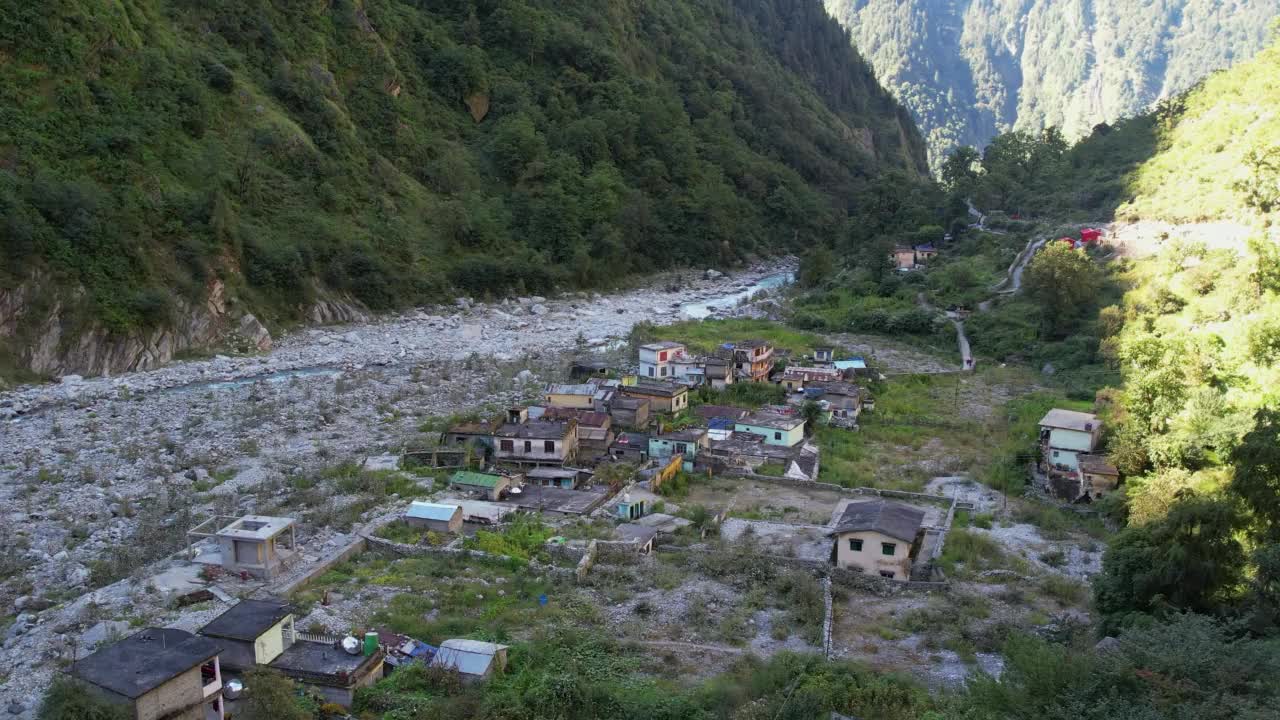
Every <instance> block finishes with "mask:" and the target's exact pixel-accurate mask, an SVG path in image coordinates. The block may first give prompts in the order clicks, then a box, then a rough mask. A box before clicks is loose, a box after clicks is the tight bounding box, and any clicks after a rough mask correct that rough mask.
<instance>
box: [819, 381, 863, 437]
mask: <svg viewBox="0 0 1280 720" xmlns="http://www.w3.org/2000/svg"><path fill="white" fill-rule="evenodd" d="M864 395H865V393H864V392H863V390H862V388H860V387H858V386H857V385H851V384H849V383H844V382H829V383H815V384H813V385H811V386H810V387H807V388H805V396H806V397H809V398H810V399H813V400H816V401H818V402H819V403H821V404H822V407H823V409H824V410H825V411H826V412H827V414H828V419H827V422H828V423H830V424H832V425H836V426H841V427H848V426H852V425H856V424H857V422H858V416H859V415H861V414H862V410H863V400H864Z"/></svg>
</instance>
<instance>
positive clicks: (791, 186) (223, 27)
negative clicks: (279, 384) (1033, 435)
mask: <svg viewBox="0 0 1280 720" xmlns="http://www.w3.org/2000/svg"><path fill="white" fill-rule="evenodd" d="M0 53H2V54H3V56H4V57H5V60H6V61H5V62H4V63H3V64H0V253H2V255H3V262H2V263H0V289H3V288H6V287H7V288H13V287H17V286H19V285H21V284H23V283H28V285H29V286H30V287H32V288H33V289H36V290H39V291H41V292H43V293H44V294H45V298H44V301H45V303H46V304H51V303H53V302H55V301H57V302H62V303H67V304H70V305H72V306H74V307H73V308H72V309H73V310H78V311H79V313H78V314H79V317H81V318H82V319H84V320H87V321H91V322H94V323H97V324H102V325H105V326H106V327H108V328H110V329H112V330H116V331H126V330H129V329H132V328H135V327H147V326H153V325H158V324H163V323H164V322H166V321H167V318H168V316H169V312H170V308H171V306H172V302H171V301H172V296H173V294H174V293H178V294H180V295H182V296H186V297H187V298H189V299H190V300H193V301H197V302H199V301H201V300H202V298H203V296H204V295H205V294H206V292H207V288H208V287H209V286H210V283H211V282H213V281H214V280H215V279H220V280H222V281H224V282H225V283H226V284H227V286H228V288H229V289H230V295H231V296H232V297H233V298H235V299H239V300H243V301H244V302H245V304H246V305H247V306H248V307H252V308H253V309H254V311H255V312H257V313H258V314H259V315H262V316H264V317H266V318H268V319H274V320H281V319H285V320H287V319H291V318H296V317H299V316H301V315H302V314H303V313H304V312H305V308H306V306H307V305H309V304H310V303H312V302H313V301H315V300H316V299H318V298H321V297H325V296H332V295H339V296H345V297H353V298H355V299H357V300H359V301H361V302H362V303H364V304H365V305H366V306H368V307H371V308H374V309H383V308H392V307H396V306H404V305H408V304H412V303H418V302H423V301H428V300H434V299H440V298H444V297H448V296H449V294H450V293H453V292H462V293H467V294H472V295H476V296H483V295H490V294H502V293H508V292H533V291H538V292H542V291H547V290H550V289H552V288H553V287H556V286H564V285H575V286H582V287H586V286H592V287H601V286H608V285H610V284H613V283H616V282H617V281H618V279H619V278H621V277H623V276H625V275H627V274H629V273H643V272H647V271H651V270H653V269H655V268H663V267H672V266H679V265H685V264H700V265H720V266H728V265H732V264H733V263H736V262H739V261H741V260H742V259H744V258H746V257H748V256H751V255H753V254H767V253H775V252H779V251H785V250H790V249H795V248H798V247H802V246H803V245H805V244H806V243H809V242H811V241H813V240H814V239H815V238H820V237H823V236H826V235H828V234H835V233H837V232H840V231H841V230H842V229H843V228H844V226H845V224H846V222H848V220H849V218H872V217H881V216H884V215H885V213H884V212H882V210H883V208H882V207H881V206H880V205H879V204H878V203H879V195H877V193H883V192H884V190H883V188H884V185H885V183H886V182H887V183H888V184H889V185H895V184H896V185H897V186H901V187H904V188H907V187H916V186H918V185H920V184H922V177H923V175H924V174H925V173H926V169H925V161H924V150H923V143H922V141H921V139H920V137H919V135H918V134H917V132H916V131H915V129H914V127H913V126H912V123H911V121H910V119H909V117H908V116H907V114H906V113H905V111H904V110H902V109H901V108H900V107H899V106H898V104H897V103H896V101H894V99H893V98H892V97H891V96H890V95H889V94H888V93H886V92H885V91H884V90H883V89H882V88H880V86H879V85H877V83H876V81H875V79H874V77H873V75H872V73H871V71H870V69H869V67H868V66H867V65H866V63H865V62H863V61H862V60H861V59H860V58H859V57H858V56H857V54H856V52H855V51H854V50H853V49H852V48H851V47H850V46H849V42H848V37H847V35H846V34H845V33H844V32H843V31H842V30H841V29H840V28H839V26H838V25H837V24H836V23H835V22H834V21H832V20H831V19H830V18H829V17H827V15H826V14H825V12H824V10H823V8H822V6H821V5H820V4H819V3H818V0H764V1H760V0H750V1H748V0H731V1H725V0H695V1H693V2H688V1H677V0H651V1H646V2H618V3H607V4H603V5H602V4H600V3H596V2H585V1H573V2H564V1H556V2H552V1H551V0H443V1H441V2H430V3H427V2H412V1H409V0H338V1H336V2H323V3H315V2H311V3H297V2H283V1H271V0H225V1H222V2H217V3H204V2H192V1H191V0H124V1H123V2H111V3H104V2H99V1H98V0H57V1H56V2H52V3H18V4H16V5H15V6H13V7H11V8H9V9H7V10H6V11H5V12H4V13H3V14H0ZM892 221H893V220H892V218H889V219H887V220H885V222H892ZM33 277H39V278H41V279H39V280H33V279H32V278H33ZM81 289H82V290H83V292H80V290H81Z"/></svg>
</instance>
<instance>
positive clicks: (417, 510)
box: [404, 501, 458, 522]
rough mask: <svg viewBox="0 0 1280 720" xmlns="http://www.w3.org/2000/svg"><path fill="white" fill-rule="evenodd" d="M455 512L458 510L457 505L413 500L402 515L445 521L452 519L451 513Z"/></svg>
mask: <svg viewBox="0 0 1280 720" xmlns="http://www.w3.org/2000/svg"><path fill="white" fill-rule="evenodd" d="M456 512H458V506H457V505H441V504H439V503H426V502H417V501H415V502H412V503H410V504H409V509H408V510H406V511H405V512H404V516H405V517H411V518H417V519H419V520H444V521H446V522H447V521H449V520H452V519H453V515H454V513H456Z"/></svg>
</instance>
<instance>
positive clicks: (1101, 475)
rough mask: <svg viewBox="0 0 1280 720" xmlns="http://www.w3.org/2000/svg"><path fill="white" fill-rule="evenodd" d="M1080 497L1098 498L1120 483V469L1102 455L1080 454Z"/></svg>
mask: <svg viewBox="0 0 1280 720" xmlns="http://www.w3.org/2000/svg"><path fill="white" fill-rule="evenodd" d="M1078 460H1079V462H1080V477H1081V487H1080V495H1081V497H1087V498H1089V499H1090V500H1100V499H1102V498H1103V497H1105V496H1106V495H1109V494H1110V493H1111V492H1113V491H1114V490H1115V489H1116V487H1117V486H1119V484H1120V471H1119V470H1117V469H1116V466H1115V465H1112V464H1111V463H1110V462H1108V461H1107V458H1106V457H1104V456H1102V455H1080V456H1079V458H1078Z"/></svg>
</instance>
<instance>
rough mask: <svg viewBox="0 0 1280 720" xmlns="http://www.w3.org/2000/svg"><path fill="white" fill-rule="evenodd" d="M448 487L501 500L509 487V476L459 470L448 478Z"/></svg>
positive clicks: (487, 498) (485, 497) (489, 498)
mask: <svg viewBox="0 0 1280 720" xmlns="http://www.w3.org/2000/svg"><path fill="white" fill-rule="evenodd" d="M449 487H451V488H454V489H455V490H459V491H461V492H468V493H473V494H474V495H476V496H478V497H483V498H484V499H486V500H501V499H502V498H503V497H504V496H506V494H507V492H509V491H510V489H511V478H508V477H506V476H503V475H490V474H488V473H478V472H471V471H470V470H459V471H458V472H456V473H454V474H453V475H452V476H451V477H450V478H449Z"/></svg>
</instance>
